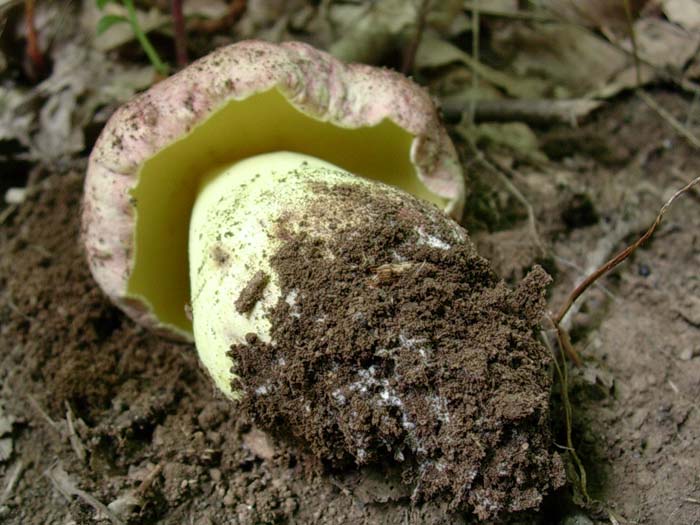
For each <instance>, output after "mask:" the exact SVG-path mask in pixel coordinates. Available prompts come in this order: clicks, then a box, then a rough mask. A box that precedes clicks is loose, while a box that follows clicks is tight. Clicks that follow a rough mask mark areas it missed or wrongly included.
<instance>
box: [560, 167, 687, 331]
mask: <svg viewBox="0 0 700 525" xmlns="http://www.w3.org/2000/svg"><path fill="white" fill-rule="evenodd" d="M698 183H700V176H698V177H696V178H694V179H693V180H691V181H690V182H689V183H688V184H686V185H685V186H683V187H682V188H681V189H679V190H678V191H676V192H675V193H674V194H673V196H671V198H670V199H668V200H667V201H666V202H665V203H664V205H663V206H662V207H661V210H660V211H659V213H658V215H657V216H656V219H655V220H654V222H653V223H652V225H651V226H650V227H649V228H648V229H647V231H646V232H645V233H644V235H642V236H641V237H640V238H639V239H637V241H635V242H634V243H633V244H631V245H630V246H627V247H626V248H625V249H623V250H622V251H620V252H619V253H618V254H617V255H615V256H614V257H613V258H612V259H610V260H609V261H608V262H606V263H605V264H604V265H602V266H601V267H599V268H598V269H597V270H595V271H594V272H593V273H592V274H590V275H589V276H588V277H586V279H584V280H583V282H582V283H581V284H579V285H578V286H577V287H576V288H575V289H574V291H573V292H571V294H570V295H569V297H568V298H567V300H566V302H565V303H564V305H563V306H562V307H561V309H560V310H559V313H557V315H556V316H555V317H554V318H553V321H554V324H555V325H557V326H558V325H559V323H561V321H562V319H563V318H564V316H565V315H566V313H567V312H568V311H569V308H571V305H572V304H574V302H575V301H576V299H578V298H579V296H580V295H581V294H582V293H583V292H585V291H586V290H587V289H588V287H589V286H590V285H591V284H593V283H594V282H595V281H597V280H598V279H599V278H600V277H602V276H603V275H605V274H606V273H608V272H609V271H610V270H612V269H613V268H615V267H616V266H617V265H618V264H620V263H621V262H622V261H624V260H625V259H627V258H628V257H629V256H630V255H632V254H633V253H634V252H635V251H636V250H637V248H639V247H640V246H641V245H642V244H644V243H645V242H646V241H647V240H649V238H650V237H651V236H652V235H653V234H654V232H655V231H656V228H657V227H658V226H659V224H660V223H661V219H663V216H664V215H665V214H666V212H667V211H668V209H669V207H670V206H671V205H672V204H673V203H674V202H675V200H676V199H677V198H678V197H680V196H681V195H683V194H684V193H685V192H687V191H688V190H690V188H692V187H693V186H695V185H696V184H698Z"/></svg>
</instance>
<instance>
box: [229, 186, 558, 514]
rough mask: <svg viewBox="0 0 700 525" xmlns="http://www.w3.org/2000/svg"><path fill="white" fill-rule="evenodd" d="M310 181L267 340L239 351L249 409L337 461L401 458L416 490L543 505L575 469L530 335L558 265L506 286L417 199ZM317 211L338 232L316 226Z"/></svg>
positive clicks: (284, 251)
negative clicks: (554, 433)
mask: <svg viewBox="0 0 700 525" xmlns="http://www.w3.org/2000/svg"><path fill="white" fill-rule="evenodd" d="M314 190H315V193H316V194H317V195H321V196H320V197H319V198H318V200H317V202H316V203H314V204H313V205H311V206H310V211H309V213H308V215H304V216H300V217H285V218H284V220H283V221H280V224H279V225H278V235H279V238H280V239H282V241H283V242H282V245H281V247H280V248H279V250H278V251H277V253H276V254H275V255H274V256H273V258H272V266H273V269H274V270H275V271H276V273H277V274H278V276H279V279H280V287H281V292H282V294H281V297H280V300H279V301H278V303H277V304H276V305H275V307H274V308H272V309H271V311H270V312H269V313H268V315H269V318H270V320H271V323H272V330H271V336H272V340H271V342H270V343H264V342H262V341H261V340H259V339H258V338H256V337H255V335H254V334H249V336H248V338H247V339H248V340H247V344H240V345H233V346H232V349H231V356H232V358H233V359H234V360H235V361H236V362H238V366H237V368H236V370H235V371H236V373H237V374H239V376H240V377H241V380H240V382H239V381H238V380H236V383H235V384H234V385H233V386H234V388H235V389H240V388H243V391H244V397H243V400H242V405H243V407H244V408H245V410H246V412H247V413H248V414H249V415H250V416H251V417H252V419H253V420H254V421H255V422H256V423H258V424H259V425H260V426H261V427H262V428H265V429H268V430H270V431H274V432H276V433H277V434H278V435H279V434H280V433H286V434H287V435H288V436H289V437H291V438H292V439H295V440H297V441H299V442H301V443H302V444H303V445H304V446H306V447H307V448H308V449H309V450H310V451H311V452H312V453H313V454H314V455H315V456H316V457H317V458H319V459H320V460H321V461H322V462H323V463H324V464H325V465H326V466H328V467H330V468H331V469H333V468H336V469H337V468H342V467H345V466H347V465H349V464H352V463H355V464H358V465H366V464H380V463H381V464H384V465H386V466H388V465H396V464H401V465H402V469H401V470H402V473H403V480H404V482H405V483H407V484H409V485H410V486H411V487H412V500H413V501H414V502H415V501H421V500H429V499H434V498H444V499H446V500H447V501H448V502H449V504H450V507H451V508H453V509H460V510H467V509H469V510H471V511H473V512H475V513H476V514H477V515H478V516H479V517H480V518H482V519H488V518H494V517H497V516H502V515H503V514H504V513H507V512H514V511H522V510H525V509H531V508H535V507H537V506H538V505H539V503H540V501H541V500H542V497H543V495H544V494H546V493H547V492H551V490H552V489H553V488H557V487H559V486H561V485H562V484H563V482H564V474H563V466H562V462H561V460H560V458H559V456H558V454H556V453H553V452H552V451H551V436H550V431H549V392H550V388H551V376H550V370H549V367H550V360H551V356H550V354H549V353H548V351H547V350H546V349H545V348H544V347H543V346H542V345H541V344H540V343H539V342H538V341H537V340H536V339H535V330H536V329H537V325H538V322H539V320H540V318H541V317H542V314H543V310H544V306H545V287H546V286H547V284H549V282H550V278H549V276H548V275H547V274H546V273H545V272H544V271H543V270H542V269H541V268H539V267H535V268H534V269H533V270H532V271H531V272H530V273H529V274H528V275H527V276H526V277H525V279H524V280H523V281H522V282H521V283H520V284H519V285H518V287H517V288H516V289H514V290H513V289H510V288H508V287H507V286H505V284H504V283H503V282H502V281H500V280H499V279H498V278H497V276H496V275H495V274H494V272H493V271H492V270H491V269H490V267H489V264H488V262H487V261H486V260H485V259H483V258H481V257H479V256H478V255H477V253H476V251H475V249H474V247H473V245H472V244H471V242H470V241H469V239H468V237H467V235H466V233H465V232H463V231H461V232H460V233H459V235H456V234H455V230H454V227H453V226H452V225H450V224H449V223H447V222H445V221H444V220H440V216H439V215H438V214H440V213H441V212H439V210H437V209H436V208H435V207H434V206H432V205H428V204H424V203H421V202H419V201H417V200H416V199H414V198H412V197H409V196H405V197H402V198H400V199H397V198H395V197H391V198H390V197H387V196H385V195H381V194H379V195H378V194H376V192H371V191H369V190H368V189H367V188H365V187H362V186H356V185H336V186H327V187H325V188H320V187H318V185H317V187H315V188H314ZM328 198H330V199H332V201H333V202H334V203H336V204H337V203H341V204H340V209H339V208H338V206H337V205H336V206H332V207H329V206H328V205H327V203H328ZM338 214H340V217H342V216H344V215H345V214H350V215H351V214H361V216H362V217H364V220H363V222H362V224H363V225H362V226H361V227H359V228H358V227H357V226H356V225H353V226H347V225H344V224H343V221H342V220H338V217H339V215H338ZM310 220H313V221H316V220H319V221H324V223H327V224H328V225H329V226H328V227H329V228H330V229H331V230H333V234H332V235H322V236H315V235H309V234H308V231H307V230H305V229H304V228H303V225H304V224H306V223H308V221H310Z"/></svg>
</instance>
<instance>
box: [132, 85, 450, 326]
mask: <svg viewBox="0 0 700 525" xmlns="http://www.w3.org/2000/svg"><path fill="white" fill-rule="evenodd" d="M412 140H413V137H412V136H411V135H410V134H409V133H407V132H406V131H404V130H402V129H401V128H399V127H398V126H397V125H396V124H394V123H392V122H389V121H382V122H381V123H380V124H378V125H376V126H372V127H365V128H358V129H346V128H340V127H337V126H335V125H333V124H329V123H326V122H321V121H319V120H316V119H314V118H312V117H309V116H308V115H305V114H304V113H302V112H300V111H299V110H297V109H295V108H294V107H292V106H291V105H290V104H289V103H288V102H287V100H286V99H285V98H284V96H283V95H281V94H280V93H279V92H278V91H277V90H276V89H273V90H270V91H267V92H265V93H260V94H258V95H254V96H252V97H249V98H247V99H245V100H241V101H236V100H234V101H230V102H228V103H226V104H225V105H224V106H223V107H222V108H221V109H219V110H217V111H215V112H214V113H213V114H212V115H211V116H210V117H209V118H208V119H207V120H205V121H204V122H202V123H201V124H199V125H198V126H196V127H195V128H193V129H192V130H191V131H190V132H189V133H188V134H187V135H185V136H184V137H183V138H182V139H180V140H178V141H177V142H174V143H173V144H171V145H170V146H168V147H167V148H165V149H163V150H161V151H160V152H159V153H158V154H157V155H155V156H154V157H152V158H150V159H149V160H148V161H146V162H145V163H144V165H143V167H142V168H141V171H140V174H139V180H138V184H137V186H136V187H135V188H134V189H133V190H132V195H133V197H134V198H135V200H136V212H137V215H136V246H135V258H136V259H135V263H134V269H133V272H132V274H131V276H130V279H129V285H128V295H129V296H130V297H135V298H138V299H140V300H141V301H144V302H146V303H147V304H148V305H149V306H150V307H151V309H152V311H153V312H154V313H155V315H156V316H157V317H158V319H159V320H160V321H161V323H163V324H165V325H168V326H170V327H171V328H173V329H175V330H176V331H179V332H181V333H183V334H186V335H188V336H190V337H191V334H192V323H191V322H190V320H189V319H188V318H187V316H186V314H185V305H186V304H188V303H189V300H190V297H189V296H190V285H189V267H188V255H187V243H188V230H189V223H190V214H191V211H192V207H193V205H194V201H195V198H196V197H197V191H198V188H199V186H200V181H201V180H202V178H203V177H204V176H206V175H207V173H209V172H211V171H212V170H214V169H217V168H219V169H220V168H222V167H223V166H225V165H227V164H231V163H233V162H236V161H238V160H241V159H244V158H247V157H250V156H253V155H259V154H261V153H269V152H274V151H294V152H298V153H303V154H306V155H311V156H314V157H318V158H320V159H323V160H326V161H328V162H330V163H332V164H335V165H337V166H339V167H341V168H343V169H345V170H347V171H349V172H351V173H354V174H356V175H360V176H363V177H366V178H370V179H376V180H380V181H382V182H384V183H386V184H391V185H393V186H396V187H399V188H401V189H403V190H405V191H407V192H409V193H412V194H413V195H416V196H417V197H420V198H423V199H425V200H428V201H431V202H434V203H435V204H437V205H438V206H440V207H444V205H445V201H444V200H442V199H440V198H439V197H438V196H436V195H434V194H432V193H431V192H430V191H429V190H428V189H427V188H426V187H425V186H424V185H423V183H422V182H421V181H420V180H419V179H418V177H417V176H416V173H415V169H414V167H413V165H412V164H411V161H410V147H411V142H412ZM260 217H261V220H265V211H264V210H260ZM231 300H233V298H232V299H231Z"/></svg>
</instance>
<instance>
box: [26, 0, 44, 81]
mask: <svg viewBox="0 0 700 525" xmlns="http://www.w3.org/2000/svg"><path fill="white" fill-rule="evenodd" d="M24 19H25V24H26V29H27V56H28V57H29V60H30V61H31V62H32V66H33V67H34V71H33V73H34V74H35V75H36V76H37V77H38V76H40V75H41V73H42V71H43V70H44V56H43V55H42V54H41V50H40V49H39V39H38V37H37V34H36V26H35V25H34V0H25V2H24Z"/></svg>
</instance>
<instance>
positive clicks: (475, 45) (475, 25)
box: [469, 0, 480, 125]
mask: <svg viewBox="0 0 700 525" xmlns="http://www.w3.org/2000/svg"><path fill="white" fill-rule="evenodd" d="M479 24H480V16H479V2H478V0H477V3H476V4H475V5H474V9H473V11H472V55H473V58H474V63H473V65H472V96H471V98H470V100H469V124H472V125H473V124H474V114H475V112H476V109H475V108H476V92H477V90H478V89H479V71H478V70H477V68H476V64H478V63H479V57H480V49H479Z"/></svg>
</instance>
